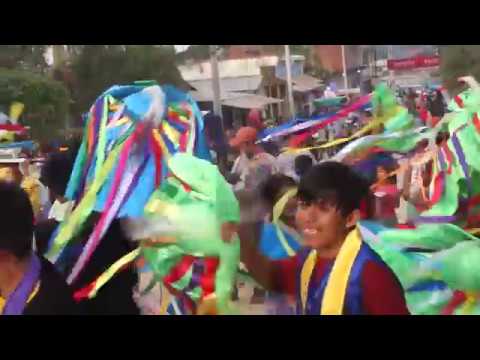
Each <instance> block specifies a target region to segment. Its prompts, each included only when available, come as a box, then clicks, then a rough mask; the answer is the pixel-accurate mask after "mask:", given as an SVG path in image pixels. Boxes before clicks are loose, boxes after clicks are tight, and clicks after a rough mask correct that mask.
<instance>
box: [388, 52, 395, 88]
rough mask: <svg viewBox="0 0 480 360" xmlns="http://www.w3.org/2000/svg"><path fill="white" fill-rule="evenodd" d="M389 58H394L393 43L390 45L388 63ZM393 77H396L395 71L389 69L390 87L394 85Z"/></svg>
mask: <svg viewBox="0 0 480 360" xmlns="http://www.w3.org/2000/svg"><path fill="white" fill-rule="evenodd" d="M388 60H393V45H388V58H387V64H388ZM393 79H394V71H393V70H389V71H388V82H389V83H390V84H389V85H390V87H393Z"/></svg>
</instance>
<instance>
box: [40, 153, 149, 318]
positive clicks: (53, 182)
mask: <svg viewBox="0 0 480 360" xmlns="http://www.w3.org/2000/svg"><path fill="white" fill-rule="evenodd" d="M73 162H74V158H73V156H70V155H69V154H66V153H62V154H55V155H52V156H50V157H49V159H48V160H47V162H46V164H45V165H44V169H42V178H41V180H42V182H43V183H44V185H45V186H47V187H48V188H49V189H50V191H51V192H52V193H53V194H54V195H56V199H57V200H58V199H59V195H60V194H62V195H63V194H64V193H65V189H66V187H67V182H68V179H69V174H70V172H71V169H72V167H73ZM100 215H101V214H100V213H97V212H94V213H92V214H91V216H90V217H89V218H88V219H87V221H86V222H85V224H84V225H83V226H82V230H81V231H80V233H79V234H78V235H77V236H76V237H75V239H73V240H72V241H71V245H69V246H67V248H66V249H65V252H66V253H67V254H66V257H65V256H64V255H65V254H64V255H62V256H63V259H62V261H60V262H59V263H56V264H55V267H56V268H57V269H59V270H60V271H61V273H62V275H63V276H64V277H65V278H66V277H67V276H68V274H69V272H70V271H71V269H72V268H73V266H74V264H75V262H76V261H77V260H78V257H79V255H80V253H81V250H82V248H83V246H84V245H85V243H86V242H87V240H88V238H89V236H90V234H91V233H92V232H93V229H94V227H95V224H96V223H97V222H98V220H99V218H100ZM59 225H60V222H59V221H57V219H54V218H52V219H48V220H47V221H43V222H41V223H38V224H36V226H35V240H36V246H37V250H38V252H39V253H40V254H45V253H46V252H47V250H48V245H49V242H50V241H51V237H52V234H53V232H54V231H55V229H57V228H58V226H59ZM131 250H132V247H131V244H130V242H129V240H128V238H127V236H125V234H124V231H123V229H122V227H121V226H120V222H119V221H118V220H114V221H113V222H112V224H111V225H110V227H109V228H108V230H107V232H106V233H105V235H104V236H103V237H102V240H101V242H100V244H99V245H98V247H97V248H96V249H95V252H94V253H93V255H92V257H91V258H90V260H89V261H88V263H87V265H86V266H85V268H84V269H83V270H82V272H81V273H80V275H79V277H78V278H77V279H76V280H75V282H73V283H72V284H71V285H70V286H71V288H72V289H73V292H74V294H78V293H82V292H83V289H85V288H88V286H89V284H91V283H92V282H93V281H94V280H95V279H96V278H97V277H98V276H99V275H101V274H102V273H103V272H104V271H105V270H107V269H108V268H109V267H110V266H111V265H112V264H113V263H114V262H115V261H117V260H118V259H120V258H121V257H122V256H124V255H126V254H127V253H129V252H130V251H131ZM136 283H137V275H136V271H135V269H134V267H133V266H130V267H128V268H126V269H123V270H122V271H120V272H119V273H118V274H116V275H115V277H114V278H112V279H111V280H110V281H109V282H108V283H107V284H105V286H103V287H102V289H101V290H100V291H99V292H98V294H97V296H96V297H94V298H93V299H88V298H84V297H75V298H76V300H77V301H78V304H79V306H80V308H81V309H82V313H85V314H87V315H137V314H139V313H140V312H139V309H138V307H137V306H136V304H135V302H134V300H133V290H132V289H133V287H134V286H135V284H136Z"/></svg>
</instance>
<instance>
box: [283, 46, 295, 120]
mask: <svg viewBox="0 0 480 360" xmlns="http://www.w3.org/2000/svg"><path fill="white" fill-rule="evenodd" d="M285 67H286V70H287V92H288V108H289V112H290V114H289V115H290V116H291V118H292V119H295V103H294V102H293V86H292V65H291V59H290V46H289V45H285Z"/></svg>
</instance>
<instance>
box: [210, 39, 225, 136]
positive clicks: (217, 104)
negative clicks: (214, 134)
mask: <svg viewBox="0 0 480 360" xmlns="http://www.w3.org/2000/svg"><path fill="white" fill-rule="evenodd" d="M210 63H211V66H212V90H213V113H214V114H215V115H217V116H220V118H221V119H222V120H221V122H222V131H225V129H224V126H223V116H222V101H221V97H220V74H219V70H218V53H217V45H210Z"/></svg>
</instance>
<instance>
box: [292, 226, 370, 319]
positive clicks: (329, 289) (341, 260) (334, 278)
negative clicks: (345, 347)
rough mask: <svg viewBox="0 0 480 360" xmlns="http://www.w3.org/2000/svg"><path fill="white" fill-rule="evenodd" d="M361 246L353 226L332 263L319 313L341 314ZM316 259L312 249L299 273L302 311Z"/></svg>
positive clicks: (315, 253) (357, 232)
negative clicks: (351, 273)
mask: <svg viewBox="0 0 480 360" xmlns="http://www.w3.org/2000/svg"><path fill="white" fill-rule="evenodd" d="M361 246H362V240H361V238H360V234H359V231H358V229H357V228H355V229H354V230H352V231H351V232H350V233H349V234H348V235H347V238H346V239H345V242H344V243H343V245H342V247H341V249H340V252H339V253H338V255H337V258H336V259H335V263H334V264H333V268H332V271H331V273H330V276H329V279H328V282H327V286H326V288H325V292H324V295H323V299H322V307H321V315H342V313H343V306H344V303H345V294H346V291H347V286H348V280H349V278H350V272H351V270H352V267H353V264H354V262H355V259H356V258H357V255H358V253H359V251H360V248H361ZM316 261H317V251H316V250H312V251H311V252H310V254H308V256H307V259H306V261H305V263H304V265H303V268H302V272H301V275H300V281H301V292H300V298H301V301H302V308H303V311H304V312H305V310H306V303H307V296H308V287H309V284H310V281H311V277H312V273H313V270H314V268H315V264H316Z"/></svg>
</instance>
